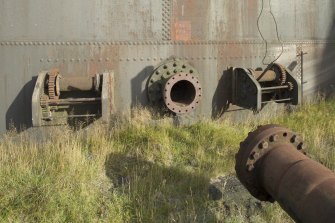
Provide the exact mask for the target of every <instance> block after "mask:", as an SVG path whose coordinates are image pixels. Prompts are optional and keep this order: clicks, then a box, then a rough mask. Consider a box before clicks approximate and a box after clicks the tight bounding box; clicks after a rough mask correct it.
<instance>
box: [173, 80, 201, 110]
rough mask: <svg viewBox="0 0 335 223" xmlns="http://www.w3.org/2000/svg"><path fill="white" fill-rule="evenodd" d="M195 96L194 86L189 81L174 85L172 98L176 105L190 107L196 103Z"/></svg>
mask: <svg viewBox="0 0 335 223" xmlns="http://www.w3.org/2000/svg"><path fill="white" fill-rule="evenodd" d="M195 94H196V90H195V87H194V85H193V84H192V83H191V82H189V81H187V80H181V81H178V82H177V83H175V84H174V85H173V87H172V89H171V94H170V96H171V100H172V101H173V102H174V103H176V104H178V105H181V106H188V105H190V104H191V103H192V102H193V101H194V98H195V96H196V95H195Z"/></svg>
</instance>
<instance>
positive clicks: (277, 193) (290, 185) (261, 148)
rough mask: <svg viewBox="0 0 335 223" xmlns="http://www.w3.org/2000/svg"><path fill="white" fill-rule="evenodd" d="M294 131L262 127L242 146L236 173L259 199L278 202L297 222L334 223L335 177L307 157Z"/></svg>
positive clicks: (274, 126)
mask: <svg viewBox="0 0 335 223" xmlns="http://www.w3.org/2000/svg"><path fill="white" fill-rule="evenodd" d="M303 146H304V144H303V142H302V140H301V138H300V137H299V136H298V135H297V134H296V133H294V132H292V131H291V130H289V129H286V128H284V127H281V126H278V125H267V126H262V127H259V128H258V129H257V130H256V131H254V132H252V133H250V134H249V136H248V137H247V139H246V140H245V141H244V142H242V143H241V148H240V150H239V152H238V153H237V155H236V166H235V169H236V173H237V176H238V178H239V179H240V181H241V182H242V184H243V185H244V186H245V187H246V188H247V189H248V190H249V192H250V193H251V194H252V195H253V196H254V197H256V198H258V199H260V200H263V201H271V202H273V201H277V202H278V203H279V204H280V205H281V207H282V208H283V209H284V210H285V211H286V212H287V213H288V214H289V215H290V216H291V217H292V218H293V219H294V220H295V221H297V222H304V223H305V222H307V223H309V222H334V219H335V174H334V173H333V172H332V171H331V170H329V169H327V168H326V167H324V166H323V165H321V164H319V163H317V162H315V161H313V160H311V159H310V158H308V157H307V156H306V155H305V152H304V148H303Z"/></svg>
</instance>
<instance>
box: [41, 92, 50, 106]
mask: <svg viewBox="0 0 335 223" xmlns="http://www.w3.org/2000/svg"><path fill="white" fill-rule="evenodd" d="M48 100H49V97H48V96H47V95H45V94H44V95H42V96H41V98H40V105H41V107H42V108H46V107H47V106H48Z"/></svg>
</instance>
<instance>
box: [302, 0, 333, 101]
mask: <svg viewBox="0 0 335 223" xmlns="http://www.w3.org/2000/svg"><path fill="white" fill-rule="evenodd" d="M332 8H333V21H332V25H331V29H330V31H329V34H328V37H327V40H328V41H335V2H334V1H333V2H332ZM307 53H308V52H307ZM316 59H317V58H316ZM319 59H320V61H319V63H318V66H317V70H318V72H317V74H316V75H317V76H315V78H314V80H313V81H315V82H316V86H317V87H318V89H316V90H319V91H320V93H321V94H322V95H323V96H325V97H326V98H328V97H330V96H334V95H335V63H334V61H335V45H334V44H333V43H328V44H326V45H325V48H324V49H323V53H322V56H321V58H319ZM307 84H308V83H307Z"/></svg>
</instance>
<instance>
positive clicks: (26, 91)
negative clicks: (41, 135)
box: [6, 77, 37, 132]
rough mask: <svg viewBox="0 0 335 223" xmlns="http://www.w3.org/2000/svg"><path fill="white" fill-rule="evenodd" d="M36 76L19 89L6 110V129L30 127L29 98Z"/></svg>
mask: <svg viewBox="0 0 335 223" xmlns="http://www.w3.org/2000/svg"><path fill="white" fill-rule="evenodd" d="M36 80H37V77H33V78H32V80H30V81H29V82H28V83H26V84H25V85H24V86H23V88H22V89H21V90H20V92H19V94H18V95H17V96H16V98H15V99H14V100H13V102H12V104H11V105H10V106H9V108H8V110H7V112H6V129H7V130H12V129H16V131H18V132H21V131H23V130H25V129H27V128H30V127H32V119H31V117H32V114H31V99H32V95H33V91H34V87H35V83H36Z"/></svg>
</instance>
